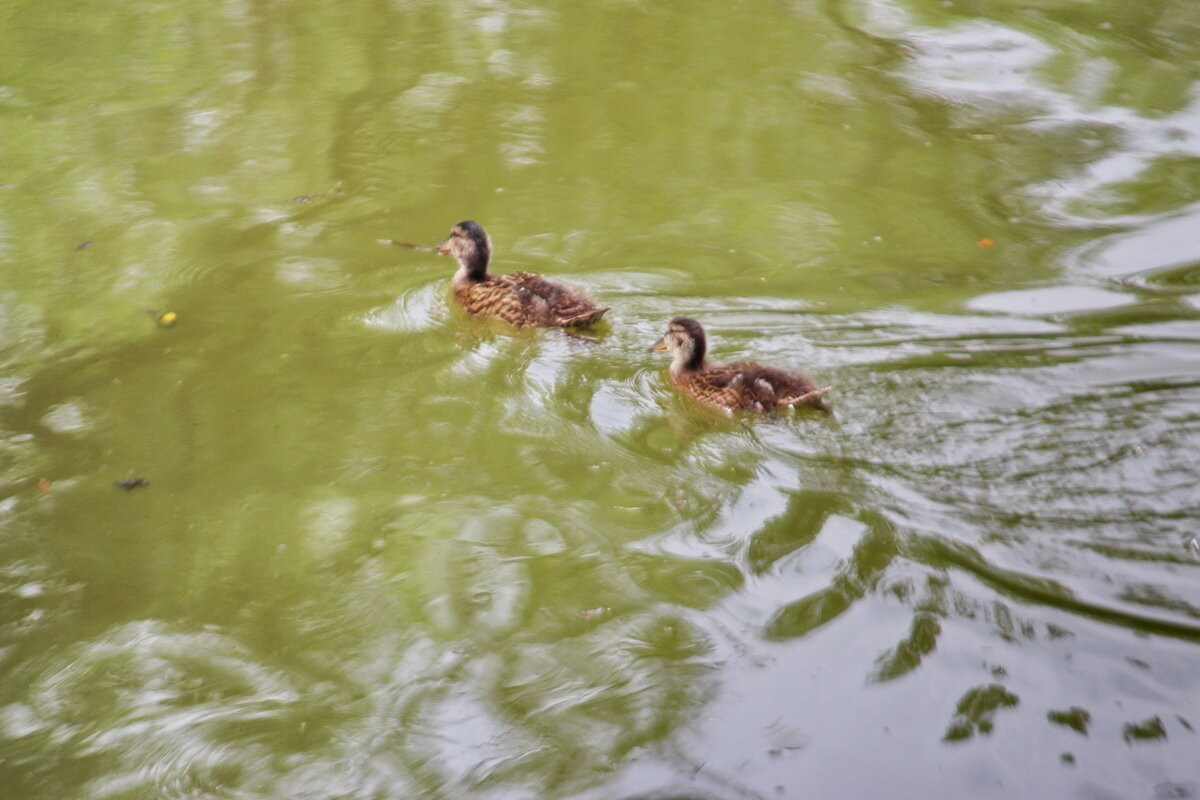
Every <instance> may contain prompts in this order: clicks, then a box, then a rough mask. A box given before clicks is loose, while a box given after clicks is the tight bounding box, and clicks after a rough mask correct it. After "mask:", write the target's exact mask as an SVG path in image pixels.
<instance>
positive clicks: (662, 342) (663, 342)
mask: <svg viewBox="0 0 1200 800" xmlns="http://www.w3.org/2000/svg"><path fill="white" fill-rule="evenodd" d="M666 349H667V337H665V336H664V337H663V338H661V339H659V340H658V341H657V342H655V343H654V347H651V348H650V352H651V353H653V352H654V351H656V350H666Z"/></svg>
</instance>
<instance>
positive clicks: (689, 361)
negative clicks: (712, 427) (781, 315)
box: [651, 317, 833, 414]
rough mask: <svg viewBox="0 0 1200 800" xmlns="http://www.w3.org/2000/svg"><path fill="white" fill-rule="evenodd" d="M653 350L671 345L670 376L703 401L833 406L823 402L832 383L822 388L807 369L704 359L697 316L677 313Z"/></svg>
mask: <svg viewBox="0 0 1200 800" xmlns="http://www.w3.org/2000/svg"><path fill="white" fill-rule="evenodd" d="M651 350H669V351H671V355H672V356H674V360H673V361H672V362H671V381H672V382H673V383H674V384H675V385H676V386H678V387H679V388H680V389H681V390H682V391H684V392H686V393H687V394H690V395H691V396H692V397H694V398H696V399H697V400H699V401H700V402H702V403H707V404H708V405H711V406H716V407H717V408H720V409H723V410H725V411H726V412H729V413H732V412H734V411H758V412H759V413H763V414H765V413H767V412H769V411H775V410H777V409H781V408H795V407H797V406H805V407H807V408H815V409H817V410H819V411H824V412H826V413H828V412H829V408H828V407H827V406H826V405H825V404H824V403H823V402H821V398H822V397H824V396H825V395H826V394H828V393H829V392H830V391H831V390H832V389H833V387H832V386H826V387H823V388H820V389H818V388H817V385H816V384H815V383H813V382H812V380H810V379H809V378H808V376H806V375H801V374H800V373H797V372H785V371H784V370H781V369H776V368H775V367H767V366H764V365H762V364H755V363H753V362H751V361H734V362H733V363H731V364H726V365H725V366H723V367H716V366H712V365H711V364H709V363H708V361H706V360H705V355H706V353H707V351H708V339H707V337H706V336H705V335H704V328H703V327H702V326H701V325H700V323H699V322H697V321H696V320H694V319H690V318H688V317H676V318H675V319H673V320H671V324H670V325H669V326H668V327H667V332H666V333H665V334H664V335H663V337H662V339H660V340H659V341H658V343H657V344H655V345H654V347H652V348H651Z"/></svg>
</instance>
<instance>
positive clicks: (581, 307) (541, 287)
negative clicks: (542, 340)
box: [501, 272, 610, 328]
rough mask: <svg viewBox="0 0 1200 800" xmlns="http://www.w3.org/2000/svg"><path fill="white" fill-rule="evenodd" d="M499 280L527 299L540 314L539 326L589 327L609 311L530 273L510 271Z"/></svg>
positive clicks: (572, 291) (568, 289) (577, 293)
mask: <svg viewBox="0 0 1200 800" xmlns="http://www.w3.org/2000/svg"><path fill="white" fill-rule="evenodd" d="M501 278H502V279H503V280H506V281H508V282H509V283H510V285H512V286H513V287H514V290H515V291H517V292H519V293H520V294H521V295H522V296H523V297H527V298H529V302H530V304H531V306H533V307H536V308H537V309H538V311H540V312H541V314H542V319H543V321H541V322H539V323H537V324H539V325H543V326H548V327H556V328H572V327H578V326H583V325H591V324H592V323H594V322H597V321H599V319H600V318H601V317H603V316H604V314H605V312H606V311H608V310H609V308H610V306H601V305H597V304H596V303H595V302H593V301H592V300H591V298H589V297H587V296H586V295H584V294H582V293H581V292H577V291H575V290H574V289H570V288H568V287H566V286H563V285H562V284H561V283H555V282H554V281H549V280H546V279H545V278H544V277H542V276H541V275H538V274H536V273H533V272H510V273H509V274H507V275H503V276H501Z"/></svg>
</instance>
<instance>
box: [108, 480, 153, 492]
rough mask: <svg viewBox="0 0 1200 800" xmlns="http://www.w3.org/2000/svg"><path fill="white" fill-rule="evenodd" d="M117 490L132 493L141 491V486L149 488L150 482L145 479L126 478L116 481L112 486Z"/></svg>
mask: <svg viewBox="0 0 1200 800" xmlns="http://www.w3.org/2000/svg"><path fill="white" fill-rule="evenodd" d="M113 485H114V486H116V487H117V488H118V489H124V490H125V491H127V492H132V491H133V490H134V489H141V488H142V487H143V486H149V485H150V481H148V480H146V479H145V478H126V479H125V480H123V481H116V482H115V483H114V484H113Z"/></svg>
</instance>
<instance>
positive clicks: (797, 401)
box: [781, 386, 833, 409]
mask: <svg viewBox="0 0 1200 800" xmlns="http://www.w3.org/2000/svg"><path fill="white" fill-rule="evenodd" d="M832 391H833V387H832V386H822V387H821V388H820V389H813V390H812V391H811V392H805V393H804V394H800V395H796V396H795V397H785V398H783V400H782V401H781V405H785V406H793V407H795V406H799V405H810V406H812V407H813V408H820V409H824V408H825V404H824V403H822V402H821V398H822V397H824V396H825V395H827V394H829V393H830V392H832Z"/></svg>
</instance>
